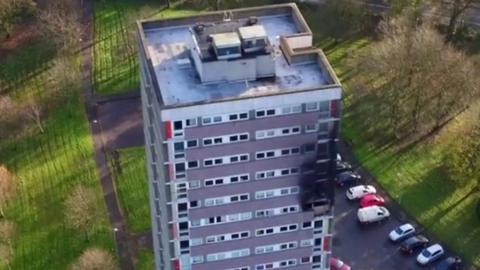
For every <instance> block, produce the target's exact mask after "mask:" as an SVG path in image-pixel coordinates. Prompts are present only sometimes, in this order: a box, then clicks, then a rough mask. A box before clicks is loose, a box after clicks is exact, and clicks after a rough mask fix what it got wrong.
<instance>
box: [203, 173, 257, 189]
mask: <svg viewBox="0 0 480 270" xmlns="http://www.w3.org/2000/svg"><path fill="white" fill-rule="evenodd" d="M249 180H250V175H249V174H236V175H229V176H223V177H217V178H209V179H205V180H204V186H205V187H213V186H220V185H227V184H235V183H242V182H248V181H249Z"/></svg>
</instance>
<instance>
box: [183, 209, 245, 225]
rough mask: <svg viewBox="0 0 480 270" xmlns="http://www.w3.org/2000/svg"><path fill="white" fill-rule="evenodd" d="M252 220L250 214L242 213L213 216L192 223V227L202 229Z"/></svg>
mask: <svg viewBox="0 0 480 270" xmlns="http://www.w3.org/2000/svg"><path fill="white" fill-rule="evenodd" d="M250 219H252V212H243V213H236V214H230V215H224V216H214V217H208V218H201V219H198V220H195V222H192V225H191V226H192V227H202V226H208V225H215V224H222V223H230V222H237V221H244V220H250Z"/></svg>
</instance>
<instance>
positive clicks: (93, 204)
mask: <svg viewBox="0 0 480 270" xmlns="http://www.w3.org/2000/svg"><path fill="white" fill-rule="evenodd" d="M98 201H99V198H97V195H96V193H95V190H94V189H92V188H86V187H83V186H78V187H76V188H74V189H73V191H72V192H71V193H70V195H69V196H68V198H67V199H66V201H65V215H66V219H67V221H68V223H69V224H70V225H71V226H72V227H73V228H74V229H78V230H81V231H83V232H85V233H86V234H87V236H88V235H89V233H91V232H93V231H94V230H95V229H96V228H95V227H94V225H95V224H96V222H97V220H98V219H101V217H102V212H101V209H99V208H98V207H97V206H98Z"/></svg>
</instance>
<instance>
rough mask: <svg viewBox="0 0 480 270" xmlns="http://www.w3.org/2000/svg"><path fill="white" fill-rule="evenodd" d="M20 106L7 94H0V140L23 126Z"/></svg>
mask: <svg viewBox="0 0 480 270" xmlns="http://www.w3.org/2000/svg"><path fill="white" fill-rule="evenodd" d="M22 116H23V115H22V113H21V109H20V106H19V105H18V104H17V103H16V102H15V101H13V100H12V99H11V98H10V97H8V96H0V140H1V139H6V138H8V137H9V136H12V135H14V134H15V133H16V131H17V129H18V128H19V127H21V126H23V123H24V121H23V119H22Z"/></svg>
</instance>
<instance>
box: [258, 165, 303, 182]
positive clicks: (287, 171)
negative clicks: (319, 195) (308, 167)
mask: <svg viewBox="0 0 480 270" xmlns="http://www.w3.org/2000/svg"><path fill="white" fill-rule="evenodd" d="M299 172H300V169H299V168H284V169H275V170H268V171H260V172H256V173H255V179H256V180H264V179H271V178H276V177H282V176H289V175H295V174H298V173H299Z"/></svg>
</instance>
